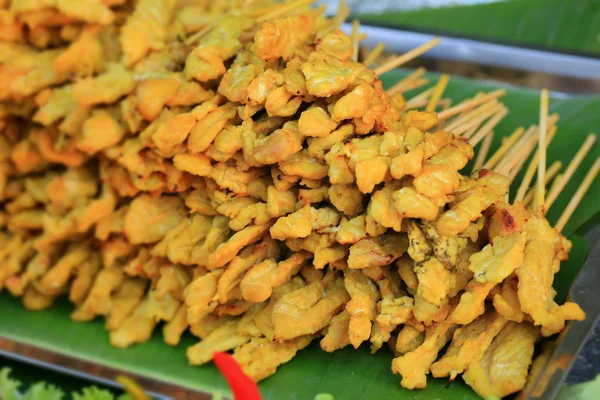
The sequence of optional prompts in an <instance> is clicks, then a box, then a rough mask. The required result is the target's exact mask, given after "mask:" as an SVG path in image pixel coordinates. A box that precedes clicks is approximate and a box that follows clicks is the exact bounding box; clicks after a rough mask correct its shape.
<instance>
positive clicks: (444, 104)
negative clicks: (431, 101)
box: [438, 98, 452, 111]
mask: <svg viewBox="0 0 600 400" xmlns="http://www.w3.org/2000/svg"><path fill="white" fill-rule="evenodd" d="M438 105H439V106H440V107H442V111H443V110H447V109H449V108H450V107H452V99H449V98H444V99H441V100H440V102H439V103H438Z"/></svg>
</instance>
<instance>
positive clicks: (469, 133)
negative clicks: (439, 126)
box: [446, 123, 481, 139]
mask: <svg viewBox="0 0 600 400" xmlns="http://www.w3.org/2000/svg"><path fill="white" fill-rule="evenodd" d="M480 126H481V123H478V124H474V125H473V126H472V127H471V128H470V129H469V130H468V131H466V132H465V133H464V135H461V136H463V137H464V138H466V139H468V138H470V137H471V136H473V135H474V134H475V132H477V129H479V127H480ZM446 130H447V129H446ZM456 135H458V133H456Z"/></svg>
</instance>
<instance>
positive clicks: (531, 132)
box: [493, 125, 537, 172]
mask: <svg viewBox="0 0 600 400" xmlns="http://www.w3.org/2000/svg"><path fill="white" fill-rule="evenodd" d="M535 135H537V126H536V125H531V126H530V127H529V128H527V130H526V131H525V134H524V135H522V136H521V138H520V139H519V140H518V141H517V142H516V143H515V144H514V146H513V147H512V148H513V149H515V152H516V153H518V152H519V151H520V150H521V149H523V148H524V147H525V146H527V144H528V143H530V141H531V140H534V139H532V136H535ZM514 157H515V156H513V157H512V158H514ZM511 160H512V159H511V157H503V158H502V159H500V160H499V161H498V163H497V164H496V166H495V167H494V169H493V170H494V171H496V172H499V171H501V170H505V169H507V168H505V166H506V165H507V164H509V163H511ZM518 161H520V160H514V163H513V164H512V166H511V167H510V168H512V167H513V166H514V165H516V164H518ZM510 168H508V169H510Z"/></svg>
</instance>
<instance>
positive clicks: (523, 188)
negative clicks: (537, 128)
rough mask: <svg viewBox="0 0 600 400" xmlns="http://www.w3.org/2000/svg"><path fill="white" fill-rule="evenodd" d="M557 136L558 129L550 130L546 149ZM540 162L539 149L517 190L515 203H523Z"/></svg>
mask: <svg viewBox="0 0 600 400" xmlns="http://www.w3.org/2000/svg"><path fill="white" fill-rule="evenodd" d="M555 134H556V127H552V129H551V130H550V133H549V134H548V143H547V145H546V147H548V146H549V145H550V143H551V142H552V139H554V135H555ZM538 161H539V149H538V150H536V152H535V154H534V155H533V158H532V159H531V162H530V163H529V166H528V167H527V171H525V175H524V176H523V179H522V180H521V183H520V184H519V189H518V190H517V195H516V196H515V201H522V200H523V198H524V196H525V193H526V192H527V190H528V188H529V185H530V184H531V181H532V180H533V176H534V174H535V172H536V167H537V164H538Z"/></svg>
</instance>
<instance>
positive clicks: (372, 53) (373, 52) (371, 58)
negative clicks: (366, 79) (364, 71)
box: [363, 43, 385, 66]
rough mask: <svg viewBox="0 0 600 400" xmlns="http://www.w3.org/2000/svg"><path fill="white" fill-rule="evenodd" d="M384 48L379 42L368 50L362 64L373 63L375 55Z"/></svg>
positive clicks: (377, 55)
mask: <svg viewBox="0 0 600 400" xmlns="http://www.w3.org/2000/svg"><path fill="white" fill-rule="evenodd" d="M384 49H385V44H383V43H379V44H378V45H377V46H375V47H374V48H373V50H371V51H370V52H369V54H367V56H366V57H365V59H364V61H363V64H365V65H366V66H369V65H371V64H373V63H374V62H375V60H377V57H379V56H380V55H381V54H382V53H383V50H384Z"/></svg>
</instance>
